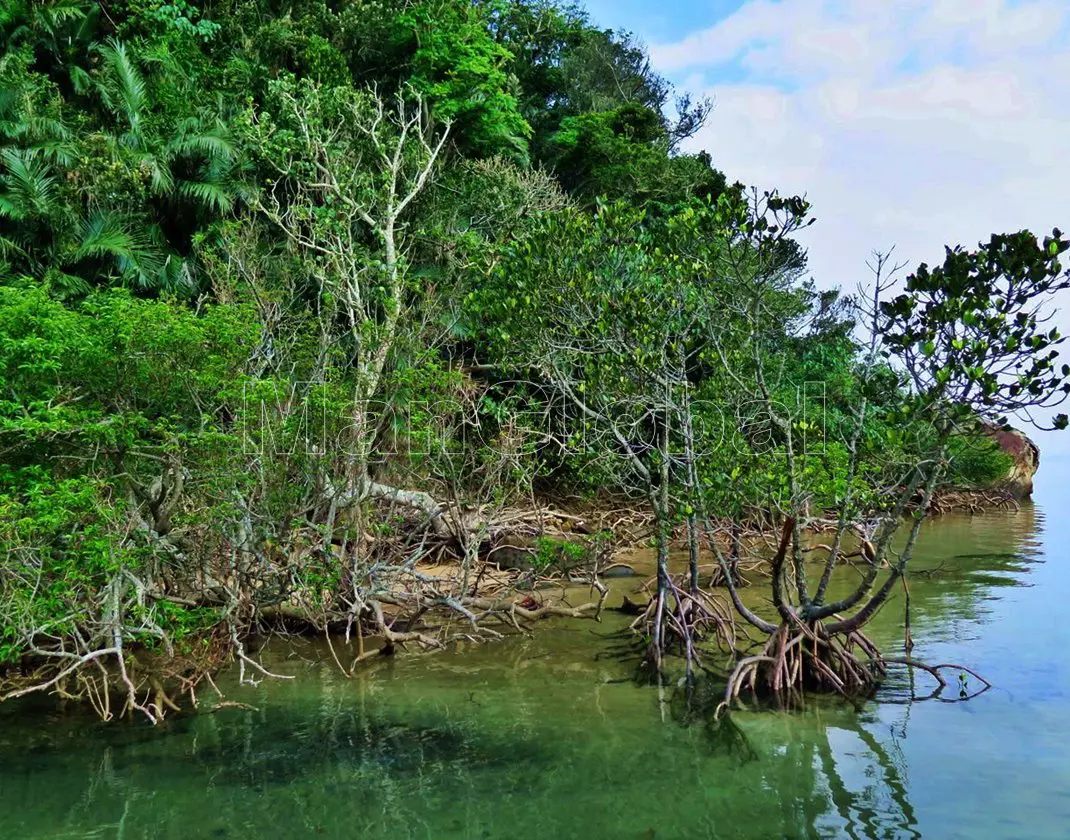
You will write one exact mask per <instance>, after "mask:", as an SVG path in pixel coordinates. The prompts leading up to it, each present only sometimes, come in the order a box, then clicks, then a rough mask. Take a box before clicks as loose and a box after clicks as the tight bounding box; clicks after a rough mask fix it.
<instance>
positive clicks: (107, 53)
mask: <svg viewBox="0 0 1070 840" xmlns="http://www.w3.org/2000/svg"><path fill="white" fill-rule="evenodd" d="M96 49H97V52H99V53H100V55H101V57H102V58H103V59H104V68H105V72H104V77H103V80H102V82H101V84H100V85H99V90H100V95H101V98H102V99H103V100H104V104H105V106H107V108H108V109H109V110H111V112H112V113H113V114H115V116H116V117H118V118H120V119H125V120H126V121H127V122H128V123H129V125H130V129H131V131H132V132H134V133H135V134H136V133H137V132H138V130H139V128H140V125H141V116H142V111H143V109H144V107H145V100H146V91H145V79H144V78H143V77H142V75H141V71H140V70H138V68H137V65H135V64H134V62H133V60H132V59H131V58H130V54H129V53H128V52H127V49H126V44H123V43H122V42H120V41H117V40H115V39H114V38H111V39H109V40H108V42H107V43H106V44H102V45H100V46H98V47H97V48H96Z"/></svg>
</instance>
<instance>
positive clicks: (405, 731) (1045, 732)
mask: <svg viewBox="0 0 1070 840" xmlns="http://www.w3.org/2000/svg"><path fill="white" fill-rule="evenodd" d="M1065 478H1070V463H1068V464H1055V463H1051V464H1045V467H1044V470H1043V471H1042V473H1041V475H1040V476H1039V480H1038V488H1037V503H1036V505H1035V506H1030V507H1027V508H1024V509H1023V510H1021V511H1019V512H1008V513H991V514H986V515H984V516H981V517H973V518H968V517H953V518H945V519H942V520H939V521H936V522H933V523H931V524H929V525H928V526H927V527H926V532H925V535H924V537H923V540H922V543H921V552H920V556H919V559H918V562H917V563H916V564H915V572H914V576H913V578H912V582H911V593H912V604H913V629H914V638H915V642H916V644H917V647H916V648H915V655H916V656H918V657H919V658H922V659H926V660H928V661H932V662H944V661H952V662H961V663H963V664H966V665H968V666H970V667H971V668H974V669H975V670H978V671H979V672H981V673H983V674H984V675H985V676H986V677H988V678H989V679H990V680H991V681H992V682H993V683H994V684H995V688H993V689H992V690H991V691H989V692H987V693H986V694H984V695H982V696H980V697H978V698H976V699H974V700H971V701H970V702H968V703H943V702H939V701H930V702H922V703H913V704H910V705H906V704H904V703H903V702H902V701H903V700H904V699H905V698H906V697H907V696H908V691H907V688H908V687H907V684H906V679H907V677H906V675H905V674H899V675H897V676H896V678H895V679H893V680H892V681H891V682H890V683H889V684H888V685H887V686H886V687H885V688H884V689H882V691H881V693H880V694H879V695H878V697H877V699H876V700H875V701H873V702H870V703H867V704H866V705H865V706H864V708H863V709H862V710H861V711H860V712H859V711H856V710H855V709H853V708H851V707H849V706H845V705H844V704H842V703H839V702H833V701H823V702H813V703H811V704H810V705H809V706H808V707H807V708H806V709H805V710H804V711H800V712H792V713H760V714H759V713H737V714H735V715H733V721H734V727H733V728H731V729H711V728H709V727H707V726H704V725H701V724H699V725H692V726H689V727H688V726H682V725H680V724H679V723H677V722H674V720H673V715H672V711H673V710H672V707H671V705H670V706H667V707H663V706H660V705H659V702H658V695H657V692H656V690H655V689H652V688H649V687H642V686H637V685H635V684H633V683H631V682H629V681H627V677H628V676H629V674H630V669H629V665H628V664H627V663H626V662H622V661H620V660H618V659H616V658H614V657H613V656H612V653H613V646H614V644H615V642H613V641H612V640H610V639H607V638H606V637H605V635H604V634H608V633H609V632H610V631H612V630H613V629H615V628H616V627H618V626H620V625H621V624H622V620H621V619H620V618H618V617H616V616H612V617H607V619H606V621H605V622H603V624H601V625H595V624H594V623H593V622H582V621H580V622H556V623H549V624H544V625H542V626H541V627H540V629H539V631H538V633H537V634H536V636H535V637H534V638H517V639H512V640H509V641H507V642H503V643H499V644H495V645H489V646H484V647H480V648H474V649H469V650H462V651H458V652H455V653H448V654H438V655H434V656H403V657H399V658H397V659H394V660H388V661H382V662H379V663H376V664H375V665H373V666H372V667H370V668H369V669H368V670H367V671H365V672H364V673H363V674H362V675H361V677H360V678H359V679H355V680H346V679H344V678H342V676H341V675H340V674H339V672H338V671H337V669H336V668H334V667H333V666H332V665H331V664H329V659H327V658H325V657H324V655H323V654H324V652H323V650H322V649H321V648H319V647H318V646H317V645H309V644H305V645H299V646H295V647H294V648H276V649H273V651H272V652H271V657H272V661H273V663H274V665H275V667H276V668H277V669H278V670H280V671H284V672H286V673H290V674H294V675H296V676H298V679H295V680H293V681H289V682H266V683H264V684H262V685H260V686H259V687H257V688H250V687H243V688H239V687H237V686H236V685H235V684H234V680H233V679H231V680H230V682H229V685H228V686H226V689H227V694H228V698H229V699H231V700H236V701H241V702H244V703H247V704H250V705H251V706H255V707H256V709H255V710H242V709H236V708H228V709H222V710H220V711H218V712H216V713H214V714H204V715H200V716H194V717H184V718H178V719H174V720H169V721H167V722H165V723H164V724H162V725H161V726H160V727H157V728H155V729H154V728H153V727H151V726H148V725H146V724H142V723H140V722H134V723H120V724H110V725H102V724H98V723H95V722H93V721H92V720H90V719H88V718H86V717H83V716H69V715H68V716H62V715H58V714H56V713H31V710H30V709H28V708H27V707H20V708H17V709H16V708H14V707H7V708H5V707H0V839H2V840H6V838H117V839H118V840H142V839H143V838H161V840H163V838H182V840H196V839H197V838H221V837H222V838H225V837H232V838H238V837H241V838H304V837H309V838H318V837H324V838H346V839H347V840H348V838H380V837H381V838H387V837H389V838H394V839H395V840H396V839H397V838H471V839H472V840H488V839H489V838H495V839H499V840H505V838H510V840H512V838H539V839H540V840H550V838H602V837H606V838H634V840H650V838H657V840H667V838H705V837H709V838H755V839H756V840H758V839H759V838H760V839H761V840H765V838H809V837H852V838H913V837H925V838H940V839H941V840H942V839H943V838H970V840H978V839H981V840H986V839H987V838H1049V837H1050V838H1060V839H1062V838H1066V837H1068V836H1070V668H1067V665H1066V662H1067V651H1068V650H1070V622H1068V621H1067V618H1068V616H1067V612H1068V606H1067V601H1066V598H1065V595H1064V593H1065V591H1066V584H1067V582H1068V581H1070V569H1068V566H1067V559H1066V558H1065V557H1064V553H1065V552H1064V546H1065V545H1066V544H1067V537H1068V536H1070V518H1068V517H1067V507H1066V506H1065V504H1064V500H1065V499H1066V498H1067V496H1066V491H1065V490H1064V489H1062V488H1063V484H1064V481H1065ZM922 570H928V571H930V572H931V574H922ZM842 583H843V585H848V583H849V581H848V580H844V581H843V582H842ZM901 618H902V610H901V604H900V603H894V604H892V605H889V606H888V607H886V609H885V610H884V611H883V613H882V614H881V615H880V616H879V617H878V619H877V621H876V622H875V625H874V627H873V633H872V635H874V636H875V637H876V638H877V639H879V640H880V641H882V642H884V643H886V644H889V645H890V644H893V643H894V642H895V641H896V640H899V639H900V638H901V632H902V631H901ZM928 679H929V678H928V677H927V676H926V675H924V674H919V675H917V676H916V680H917V683H918V687H919V689H920V688H922V687H923V686H924V685H925V684H926V682H925V681H926V680H928ZM952 689H953V690H952V692H951V696H954V694H955V692H954V687H952ZM207 699H208V698H207V697H206V700H207Z"/></svg>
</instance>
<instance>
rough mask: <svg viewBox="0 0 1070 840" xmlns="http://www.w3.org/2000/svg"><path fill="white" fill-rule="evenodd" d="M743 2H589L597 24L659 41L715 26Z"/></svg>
mask: <svg viewBox="0 0 1070 840" xmlns="http://www.w3.org/2000/svg"><path fill="white" fill-rule="evenodd" d="M742 5H743V2H742V0H705V1H704V0H679V2H672V0H669V1H668V2H655V3H652V2H650V0H592V1H591V2H589V3H586V4H585V6H586V8H587V11H588V12H590V14H591V18H592V20H593V21H594V22H595V23H596V24H598V25H600V26H603V27H605V28H606V29H627V30H629V31H631V32H635V33H636V34H639V35H640V36H641V37H642V38H643V39H644V40H646V41H657V42H659V43H663V42H667V41H674V40H677V39H681V38H684V37H685V36H687V35H688V34H690V33H691V32H695V31H697V30H699V29H703V28H705V27H707V26H711V25H712V24H713V23H715V22H716V21H718V20H721V19H722V18H725V17H727V16H728V15H730V14H731V13H732V12H735V11H737V10H738V9H739V8H740V7H741V6H742Z"/></svg>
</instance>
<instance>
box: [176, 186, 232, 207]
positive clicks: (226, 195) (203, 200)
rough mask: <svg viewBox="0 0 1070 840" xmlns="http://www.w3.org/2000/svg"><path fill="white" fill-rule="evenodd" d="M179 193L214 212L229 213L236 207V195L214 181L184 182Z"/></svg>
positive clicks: (179, 188)
mask: <svg viewBox="0 0 1070 840" xmlns="http://www.w3.org/2000/svg"><path fill="white" fill-rule="evenodd" d="M178 192H179V194H180V195H183V196H185V197H186V198H189V199H192V200H193V201H196V202H197V203H198V204H201V205H204V206H205V207H208V208H210V209H212V210H216V211H218V212H220V213H227V212H229V211H230V208H231V207H233V206H234V195H233V193H232V192H231V190H230V189H229V188H228V187H227V186H226V185H223V184H219V183H216V182H214V181H182V182H181V183H180V184H179V187H178Z"/></svg>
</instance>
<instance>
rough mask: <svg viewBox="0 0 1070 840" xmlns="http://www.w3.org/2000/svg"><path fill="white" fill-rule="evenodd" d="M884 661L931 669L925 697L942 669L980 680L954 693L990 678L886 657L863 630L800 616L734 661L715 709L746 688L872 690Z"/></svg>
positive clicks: (788, 693)
mask: <svg viewBox="0 0 1070 840" xmlns="http://www.w3.org/2000/svg"><path fill="white" fill-rule="evenodd" d="M888 665H905V666H908V667H912V668H919V669H921V670H923V671H926V672H928V673H929V674H931V675H932V676H933V677H934V678H935V679H936V681H937V683H938V687H937V689H936V691H935V692H933V693H932V694H931V695H929V697H927V698H917V697H916V698H914V699H930V698H936V697H939V695H940V692H941V691H943V689H944V688H946V687H947V685H948V681H947V680H946V679H945V678H944V676H943V674H942V673H941V672H942V671H945V670H956V671H958V672H960V673H966V674H970V675H971V676H973V677H975V678H976V679H977V680H978V681H980V682H981V683H982V685H983V686H984V687H983V688H982V689H981V690H980V691H977V692H974V693H972V694H970V693H967V692H965V689H964V688H963V690H962V691H961V692H960V696H959V698H958V699H960V700H967V699H970V698H972V697H976V696H977V695H978V694H981V693H982V692H984V691H987V690H988V689H989V688H991V684H990V683H989V682H988V681H987V680H985V679H984V678H983V677H981V676H980V675H979V674H977V673H976V672H974V671H972V670H970V669H969V668H966V667H965V666H962V665H952V664H945V665H927V664H925V663H923V662H919V661H918V660H916V659H911V658H908V657H885V656H883V655H882V654H881V652H880V651H879V650H878V648H877V646H876V645H875V644H874V643H873V642H872V641H871V640H870V639H869V638H868V637H867V636H866V635H865V634H863V633H862V632H860V631H858V630H854V631H852V632H850V633H846V634H828V633H826V632H825V631H824V629H823V628H822V627H821V625H820V624H818V625H816V626H812V625H808V624H805V623H803V622H801V621H799V620H797V619H796V620H795V621H793V622H790V623H788V622H784V623H782V624H781V625H780V626H779V627H778V628H777V631H776V632H775V633H773V634H772V635H771V636H770V637H769V639H768V640H767V642H766V644H765V646H764V648H763V649H762V651H761V653H760V654H757V655H754V656H747V657H744V658H743V659H741V660H740V661H739V662H737V663H736V666H735V668H734V669H733V670H732V673H731V674H730V675H729V677H728V682H727V684H726V685H725V690H724V698H723V699H722V701H721V703H720V704H719V705H718V707H717V710H716V712H715V715H720V714H721V713H722V712H724V711H726V710H728V709H730V708H732V706H733V705H735V704H736V703H737V702H738V701H739V698H740V694H741V693H742V692H743V691H744V690H747V691H750V692H752V693H755V694H765V695H767V696H773V697H777V698H780V699H784V698H790V697H793V696H795V695H796V694H797V693H798V692H800V691H819V692H825V693H836V694H839V695H841V696H843V697H845V698H849V699H853V698H856V697H860V696H866V695H868V694H870V693H872V692H873V691H874V690H875V689H876V688H877V687H878V685H879V684H880V683H881V681H882V680H883V679H884V677H885V676H886V675H887V666H888Z"/></svg>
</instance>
